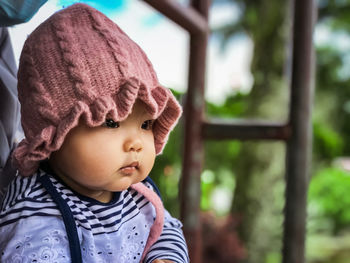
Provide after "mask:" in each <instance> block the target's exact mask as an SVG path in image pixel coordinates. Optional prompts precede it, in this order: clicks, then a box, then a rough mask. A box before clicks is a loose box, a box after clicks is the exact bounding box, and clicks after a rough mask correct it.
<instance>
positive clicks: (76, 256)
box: [39, 174, 83, 263]
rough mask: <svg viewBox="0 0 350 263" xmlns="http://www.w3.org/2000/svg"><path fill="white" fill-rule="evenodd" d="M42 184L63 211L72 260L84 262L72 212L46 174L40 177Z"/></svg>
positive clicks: (76, 262)
mask: <svg viewBox="0 0 350 263" xmlns="http://www.w3.org/2000/svg"><path fill="white" fill-rule="evenodd" d="M39 180H40V182H41V184H42V185H43V186H44V187H45V189H46V191H47V192H48V193H49V194H50V195H51V197H52V199H53V200H54V202H55V203H56V204H57V206H58V209H59V210H60V211H61V214H62V218H63V222H64V225H65V227H66V231H67V236H68V241H69V250H70V256H71V262H74V263H82V262H83V260H82V257H81V250H80V242H79V237H78V232H77V227H76V225H75V221H74V218H73V215H72V212H71V210H70V208H69V206H68V205H67V203H66V202H65V201H64V200H63V198H62V197H61V196H60V194H59V193H58V192H57V191H56V189H55V187H54V186H53V185H52V183H51V181H50V178H49V177H48V176H47V175H46V174H45V175H43V176H41V177H40V178H39Z"/></svg>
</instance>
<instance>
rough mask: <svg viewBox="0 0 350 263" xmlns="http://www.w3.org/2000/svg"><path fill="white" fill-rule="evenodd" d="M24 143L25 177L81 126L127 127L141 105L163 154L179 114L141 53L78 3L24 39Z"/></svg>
mask: <svg viewBox="0 0 350 263" xmlns="http://www.w3.org/2000/svg"><path fill="white" fill-rule="evenodd" d="M18 94H19V100H20V102H21V113H22V126H23V129H24V132H25V139H24V140H23V141H22V142H21V143H20V144H19V145H18V147H17V148H16V150H15V151H14V154H13V160H14V163H15V165H16V166H17V167H18V169H19V171H20V173H21V174H22V175H30V174H32V173H34V172H35V171H36V170H37V168H38V164H39V161H40V160H43V159H46V158H47V157H49V156H50V153H51V152H53V151H56V150H58V149H59V148H60V146H61V145H62V143H63V141H64V138H65V136H66V135H67V133H68V132H69V131H70V130H71V129H72V128H74V127H75V126H77V125H78V122H79V119H81V120H83V121H84V122H85V123H87V125H89V126H91V127H94V126H99V125H102V124H103V123H104V121H105V118H106V116H107V115H108V116H109V117H111V118H112V119H113V120H115V121H122V120H124V119H125V118H126V117H127V116H128V115H129V114H130V113H131V111H132V107H133V105H134V103H135V101H136V99H140V100H141V101H143V102H144V103H145V104H146V105H147V110H148V112H149V113H150V114H151V115H152V117H153V118H155V119H156V122H155V124H154V128H153V132H154V138H155V149H156V152H157V154H159V153H161V151H162V149H163V147H164V145H165V143H166V141H167V138H168V135H169V132H170V130H171V129H172V128H173V127H174V126H175V124H176V122H177V120H178V118H179V117H180V115H181V107H180V105H179V104H178V102H177V101H176V99H175V97H174V96H173V95H172V93H171V91H170V90H169V89H167V88H164V87H162V86H161V85H160V84H159V82H158V79H157V76H156V73H155V72H154V69H153V67H152V65H151V63H150V61H149V60H148V58H147V57H146V55H145V53H144V52H143V51H142V49H141V48H140V47H139V46H138V45H137V44H136V43H135V42H133V41H132V40H131V39H130V38H129V37H128V36H127V35H126V34H125V33H124V32H123V31H122V30H121V29H120V28H119V27H118V26H117V25H116V24H115V23H114V22H113V21H111V20H110V19H108V18H107V17H106V16H105V15H103V14H102V13H100V12H99V11H97V10H96V9H94V8H92V7H90V6H88V5H85V4H81V3H79V4H74V5H72V6H70V7H68V8H66V9H63V10H61V11H59V12H57V13H55V14H53V15H52V16H51V17H50V18H48V19H47V20H46V21H45V22H43V23H42V24H41V25H40V26H39V27H38V28H36V29H35V30H34V31H33V33H32V34H31V35H30V36H29V37H28V39H27V40H26V42H25V44H24V47H23V50H22V54H21V57H20V64H19V70H18Z"/></svg>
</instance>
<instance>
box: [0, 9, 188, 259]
mask: <svg viewBox="0 0 350 263" xmlns="http://www.w3.org/2000/svg"><path fill="white" fill-rule="evenodd" d="M18 93H19V100H20V102H21V112H22V126H23V130H24V132H25V136H26V137H25V139H24V140H23V141H22V142H21V143H20V144H19V145H18V147H17V148H16V149H15V151H14V153H13V161H14V164H15V165H16V167H17V169H18V175H17V176H16V178H15V179H14V181H13V182H12V183H11V184H10V185H9V187H8V189H7V194H6V196H5V198H4V200H3V202H2V205H1V211H0V261H1V262H11V263H13V262H74V263H79V262H117V263H122V262H127V263H131V262H189V259H188V252H187V247H186V243H185V240H184V236H183V234H182V230H181V227H182V225H181V222H180V221H178V220H177V219H175V218H173V217H171V215H170V214H169V213H168V212H167V211H166V210H165V209H164V208H163V206H162V202H161V200H160V198H159V191H158V189H157V187H156V186H155V184H154V183H153V182H152V180H151V179H150V178H149V177H148V174H149V173H150V171H151V169H152V167H153V164H154V160H155V157H156V155H157V154H159V153H161V151H162V149H163V147H164V145H165V143H166V141H167V137H168V135H169V132H170V130H171V129H172V128H173V127H174V126H175V124H176V122H177V120H178V118H179V117H180V115H181V107H180V106H179V104H178V102H177V101H176V99H175V98H174V96H173V95H172V93H171V92H170V91H169V90H168V89H166V88H164V87H162V86H161V85H160V84H159V83H158V80H157V76H156V74H155V72H154V70H153V68H152V65H151V63H150V62H149V60H148V59H147V57H146V55H145V54H144V52H143V51H142V50H141V48H140V47H139V46H138V45H137V44H135V43H134V42H133V41H132V40H131V39H130V38H129V37H128V36H127V35H126V34H125V33H124V32H123V31H122V30H121V29H120V28H119V27H118V26H117V25H116V24H114V23H113V22H112V21H111V20H109V19H108V18H107V17H106V16H104V15H103V14H102V13H100V12H99V11H97V10H95V9H93V8H91V7H89V6H88V5H85V4H75V5H72V6H70V7H68V8H66V9H63V10H61V11H60V12H57V13H55V14H54V15H52V16H51V17H50V18H48V19H47V20H46V21H45V22H43V23H42V24H41V25H40V26H39V27H38V28H37V29H36V30H34V32H33V33H32V34H31V35H30V36H29V37H28V39H27V40H26V42H25V44H24V47H23V51H22V54H21V58H20V65H19V71H18Z"/></svg>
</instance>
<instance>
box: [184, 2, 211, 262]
mask: <svg viewBox="0 0 350 263" xmlns="http://www.w3.org/2000/svg"><path fill="white" fill-rule="evenodd" d="M191 6H192V7H193V8H194V9H195V10H197V11H198V12H199V13H200V14H201V15H203V17H204V18H206V19H207V18H208V9H209V0H193V1H192V2H191ZM207 42H208V32H206V33H204V34H203V33H197V34H193V33H191V39H190V61H189V79H188V91H187V94H186V99H185V108H184V118H185V119H184V122H185V134H184V155H183V168H182V169H183V170H182V179H181V192H180V195H181V207H180V208H181V220H182V222H183V225H184V228H183V229H184V234H185V237H186V241H187V244H188V248H189V254H190V259H191V262H192V263H201V262H202V239H201V224H200V196H201V191H200V175H201V170H202V162H203V138H202V136H201V130H202V122H203V117H204V116H203V115H204V106H205V100H204V83H205V65H206V53H207Z"/></svg>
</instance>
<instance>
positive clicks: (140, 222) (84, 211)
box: [0, 170, 189, 263]
mask: <svg viewBox="0 0 350 263" xmlns="http://www.w3.org/2000/svg"><path fill="white" fill-rule="evenodd" d="M41 177H48V178H49V180H48V181H49V182H50V184H51V186H52V187H53V188H54V189H55V191H56V192H57V193H58V194H59V195H60V197H61V198H62V199H63V200H64V202H65V203H66V204H67V205H68V207H69V210H70V211H69V212H68V213H71V216H72V217H71V218H72V221H73V222H70V223H73V224H74V225H75V226H76V230H77V234H78V237H79V243H80V250H81V256H82V261H83V262H88V263H89V262H106V263H107V262H118V263H123V262H125V263H126V262H127V263H132V262H137V263H138V262H140V258H141V256H142V252H143V249H144V246H145V243H146V241H147V238H148V235H149V232H150V227H151V226H152V224H153V221H154V218H155V209H154V207H153V205H152V204H151V203H150V202H149V201H148V200H147V199H146V198H145V197H144V196H143V195H142V194H140V193H138V192H136V191H135V190H133V189H127V190H124V191H122V192H116V193H114V196H113V198H112V200H111V201H110V202H109V203H101V202H99V201H97V200H94V199H92V198H89V197H86V196H82V195H80V194H78V193H76V192H73V191H72V190H71V189H70V188H69V187H67V186H66V185H65V184H64V183H63V182H62V181H60V180H59V179H58V178H56V177H55V176H52V175H49V174H48V173H47V172H45V171H43V170H39V171H38V172H37V173H36V174H34V175H33V176H30V177H22V176H17V177H16V178H15V179H14V180H13V181H12V183H11V184H10V185H9V187H8V189H7V193H6V195H5V198H4V199H3V202H2V205H1V211H0V262H71V255H70V250H69V245H70V244H69V238H68V237H67V234H69V233H67V231H66V229H67V225H66V226H65V223H64V222H63V219H62V213H61V211H60V210H59V208H58V206H57V203H56V202H55V201H54V200H53V198H52V197H51V195H50V194H49V193H48V191H47V190H46V189H45V188H44V187H43V185H42V183H41V180H40V178H41ZM41 179H42V178H41ZM143 183H144V184H145V185H146V186H147V187H148V188H151V189H153V190H155V191H157V189H156V188H155V185H154V184H153V182H152V181H151V180H149V179H146V180H145V181H144V182H143ZM181 228H182V224H181V222H180V221H179V220H177V219H175V218H173V217H171V215H170V214H169V213H168V212H167V211H165V218H164V227H163V231H162V234H161V236H160V237H159V239H158V240H157V242H156V243H154V244H153V245H152V247H151V249H150V250H149V252H148V254H147V255H146V257H145V259H144V262H146V263H150V262H152V261H153V260H154V259H157V258H158V259H168V260H172V261H174V262H179V263H182V262H189V259H188V252H187V247H186V243H185V240H184V236H183V233H182V230H181Z"/></svg>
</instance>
